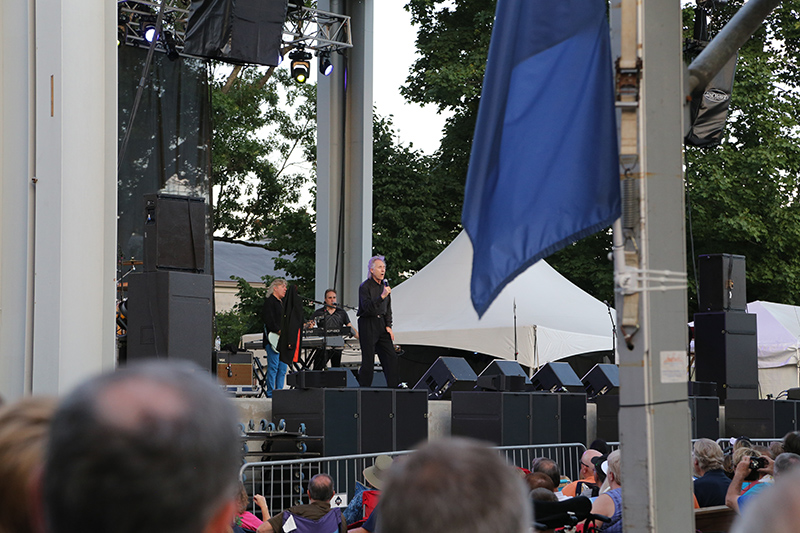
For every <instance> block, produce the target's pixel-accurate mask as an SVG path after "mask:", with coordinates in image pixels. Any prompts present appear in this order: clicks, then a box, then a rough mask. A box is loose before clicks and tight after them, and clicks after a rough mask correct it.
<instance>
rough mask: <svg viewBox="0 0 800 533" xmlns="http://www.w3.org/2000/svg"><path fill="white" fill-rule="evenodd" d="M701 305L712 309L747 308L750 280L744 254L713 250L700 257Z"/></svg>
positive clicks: (698, 266) (699, 291)
mask: <svg viewBox="0 0 800 533" xmlns="http://www.w3.org/2000/svg"><path fill="white" fill-rule="evenodd" d="M697 268H698V271H699V274H700V276H699V287H698V296H699V308H700V311H701V312H708V311H745V310H746V309H747V281H746V276H745V258H744V256H743V255H731V254H710V255H701V256H700V257H698V265H697Z"/></svg>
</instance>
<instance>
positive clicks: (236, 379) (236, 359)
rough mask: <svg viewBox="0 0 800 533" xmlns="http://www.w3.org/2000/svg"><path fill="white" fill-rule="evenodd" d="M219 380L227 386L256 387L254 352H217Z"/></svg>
mask: <svg viewBox="0 0 800 533" xmlns="http://www.w3.org/2000/svg"><path fill="white" fill-rule="evenodd" d="M217 379H219V381H220V383H223V384H225V385H244V386H248V387H252V386H254V381H253V352H236V353H231V352H217Z"/></svg>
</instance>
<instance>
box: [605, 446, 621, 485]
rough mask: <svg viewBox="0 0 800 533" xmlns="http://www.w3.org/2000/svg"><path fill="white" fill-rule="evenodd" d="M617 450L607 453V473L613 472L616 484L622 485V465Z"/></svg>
mask: <svg viewBox="0 0 800 533" xmlns="http://www.w3.org/2000/svg"><path fill="white" fill-rule="evenodd" d="M620 459H621V457H620V453H619V450H614V451H613V452H611V453H610V454H608V473H609V474H614V481H616V483H617V485H622V465H621V464H620V463H621V461H620Z"/></svg>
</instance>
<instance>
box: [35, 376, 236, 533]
mask: <svg viewBox="0 0 800 533" xmlns="http://www.w3.org/2000/svg"><path fill="white" fill-rule="evenodd" d="M236 419H237V416H236V411H235V409H234V407H233V405H232V403H231V402H230V400H229V399H227V398H226V397H225V396H224V395H223V393H222V391H221V389H220V387H219V386H218V385H217V384H216V383H215V382H214V381H213V380H212V379H211V377H210V376H209V375H208V374H207V373H205V372H203V371H201V370H200V368H198V367H196V366H194V365H192V364H189V363H187V362H184V363H182V364H181V363H177V362H174V361H173V362H165V361H152V362H147V363H143V364H133V365H130V366H128V367H126V368H124V369H121V370H118V371H117V372H111V373H106V374H102V375H100V376H98V377H95V378H93V379H90V380H89V381H87V382H85V383H83V384H82V385H80V386H79V387H78V388H76V389H75V390H74V391H73V392H72V393H71V394H69V395H68V396H66V397H65V398H64V400H63V401H62V402H61V404H60V406H59V408H58V411H57V412H56V414H55V416H54V418H53V422H52V426H51V431H50V436H49V442H48V446H47V454H46V459H45V467H44V475H43V502H44V511H45V517H46V519H47V523H48V526H49V528H48V530H49V531H51V532H52V533H76V532H79V531H80V532H86V533H94V532H97V533H100V532H106V531H115V532H117V533H138V532H141V531H147V532H149V533H161V532H165V533H166V532H170V533H196V532H197V531H203V529H204V528H205V526H206V524H208V523H209V521H210V520H211V519H212V517H214V515H215V513H217V512H219V511H220V510H221V509H222V508H223V506H224V505H226V503H227V502H230V501H233V500H234V498H235V497H236V493H237V489H238V486H239V485H238V469H239V466H240V465H241V453H240V443H239V439H238V436H237V432H236V428H235V424H236Z"/></svg>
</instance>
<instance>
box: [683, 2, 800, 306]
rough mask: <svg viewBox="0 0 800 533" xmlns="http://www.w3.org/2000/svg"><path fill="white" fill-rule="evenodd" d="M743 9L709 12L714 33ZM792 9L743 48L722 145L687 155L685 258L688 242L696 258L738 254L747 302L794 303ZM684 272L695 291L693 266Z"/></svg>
mask: <svg viewBox="0 0 800 533" xmlns="http://www.w3.org/2000/svg"><path fill="white" fill-rule="evenodd" d="M741 4H742V2H741V1H740V0H731V1H730V2H729V3H728V5H726V6H720V7H718V8H717V9H716V10H715V11H713V12H712V13H711V17H710V20H709V31H710V33H711V35H712V36H713V35H714V34H715V33H716V32H717V31H719V29H720V28H721V27H722V26H723V25H724V24H725V23H726V22H727V21H728V20H729V19H730V17H731V16H732V15H733V14H734V13H735V12H736V11H737V10H738V9H739V8H740V7H741ZM798 11H800V1H798V0H789V1H785V2H783V3H782V4H781V5H779V7H778V8H776V10H775V11H774V12H773V13H772V14H771V15H770V16H769V18H768V19H767V20H766V21H765V23H764V25H763V26H762V27H761V28H759V30H758V31H756V33H755V34H754V35H753V36H752V37H751V38H750V39H749V40H748V42H747V43H746V44H745V45H744V46H743V47H742V49H741V50H740V54H739V60H738V64H737V71H736V79H735V83H734V88H733V95H732V98H731V111H730V114H729V117H728V121H727V125H726V130H725V134H724V138H723V141H722V143H721V144H720V145H719V146H716V147H714V148H711V149H701V148H693V147H687V149H686V191H687V192H686V194H687V200H688V201H687V215H688V216H689V217H690V218H689V220H690V221H691V225H689V224H687V229H688V230H689V234H688V237H687V240H688V241H689V246H690V248H689V254H690V258H691V259H694V258H693V257H692V256H691V251H692V245H693V248H694V252H695V254H697V255H700V254H709V253H733V254H740V255H744V256H745V257H746V261H747V298H748V300H749V301H752V300H769V301H775V302H782V303H788V304H800V207H798V202H797V198H798V193H800V189H799V188H798V174H800V144H799V143H798V141H800V128H798V121H797V117H798V116H800V95H799V94H798V82H800V78H798V70H800V65H799V64H798V62H799V61H800V54H799V53H798V52H800V24H799V23H798V18H797V13H798ZM684 20H685V21H688V20H691V16H690V15H689V13H685V16H684ZM685 31H687V32H690V31H691V25H690V24H688V23H687V24H686V27H685ZM689 59H691V58H690V57H687V60H689ZM688 270H689V278H690V284H691V285H692V288H693V289H694V285H695V272H694V261H693V260H690V261H689V265H688ZM695 309H696V298H695V291H694V290H692V291H691V292H690V310H692V311H693V310H695Z"/></svg>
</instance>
